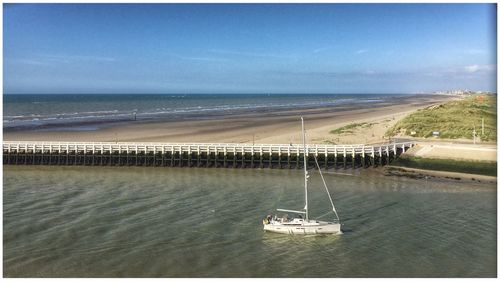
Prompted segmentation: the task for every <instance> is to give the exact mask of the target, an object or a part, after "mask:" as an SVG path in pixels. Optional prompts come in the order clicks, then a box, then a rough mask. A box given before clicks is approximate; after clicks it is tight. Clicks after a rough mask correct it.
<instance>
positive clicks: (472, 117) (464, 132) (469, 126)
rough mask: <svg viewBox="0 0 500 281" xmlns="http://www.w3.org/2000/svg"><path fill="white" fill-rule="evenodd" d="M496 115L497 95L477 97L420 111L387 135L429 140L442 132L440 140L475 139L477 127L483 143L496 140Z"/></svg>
mask: <svg viewBox="0 0 500 281" xmlns="http://www.w3.org/2000/svg"><path fill="white" fill-rule="evenodd" d="M496 112H497V109H496V96H495V95H485V94H482V95H480V94H475V95H471V96H468V97H466V98H465V99H463V100H458V101H450V102H447V103H444V104H440V105H434V106H430V107H427V108H424V109H420V110H417V111H416V112H414V113H412V114H410V115H408V116H407V117H405V118H403V119H401V120H399V121H398V122H397V123H396V124H395V125H394V126H393V127H391V128H389V130H387V132H386V134H385V135H386V136H387V137H393V136H396V135H406V136H410V135H411V136H414V137H423V138H428V137H432V136H433V132H439V136H437V137H438V138H442V139H473V131H474V128H475V130H476V137H477V138H479V139H481V141H496V135H497V129H496V127H497V121H496V119H497V114H496ZM483 120H484V131H483V129H482V122H483Z"/></svg>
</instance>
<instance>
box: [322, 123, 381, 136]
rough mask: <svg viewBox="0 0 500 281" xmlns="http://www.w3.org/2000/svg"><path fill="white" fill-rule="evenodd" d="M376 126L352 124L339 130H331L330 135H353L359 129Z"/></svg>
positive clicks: (371, 124)
mask: <svg viewBox="0 0 500 281" xmlns="http://www.w3.org/2000/svg"><path fill="white" fill-rule="evenodd" d="M375 124H376V123H367V122H363V123H352V124H348V125H345V126H343V127H340V128H337V129H335V130H331V131H330V134H337V135H340V134H347V133H352V132H354V130H355V129H357V128H371V127H372V126H373V125H375Z"/></svg>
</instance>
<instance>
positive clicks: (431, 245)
mask: <svg viewBox="0 0 500 281" xmlns="http://www.w3.org/2000/svg"><path fill="white" fill-rule="evenodd" d="M3 169H4V170H3V177H4V178H3V274H4V277H496V276H497V255H496V249H497V233H496V231H497V230H496V229H497V227H496V225H497V220H496V218H497V215H496V214H497V199H496V198H497V195H496V185H495V184H493V183H471V182H461V181H459V180H455V181H437V180H425V179H420V180H417V179H409V178H399V177H387V176H382V175H380V173H379V172H377V171H372V172H370V171H369V169H368V170H366V171H365V170H361V171H360V170H354V171H344V170H338V171H325V180H326V182H327V184H328V187H329V190H330V192H331V193H332V196H333V199H334V202H335V206H336V208H337V211H338V213H339V216H340V219H341V221H342V224H343V226H342V227H343V230H344V233H343V234H341V235H328V236H314V235H309V236H300V235H297V236H293V235H282V234H274V233H267V232H264V231H263V226H262V219H263V218H264V217H265V216H266V215H268V214H274V213H275V210H276V208H286V209H300V208H302V207H303V206H304V189H303V186H302V183H303V173H302V171H301V170H296V169H291V170H288V169H286V170H271V169H216V168H212V169H210V168H148V167H89V166H87V167H54V166H52V167H51V166H4V168H3ZM309 209H310V212H311V217H313V218H314V217H320V216H323V217H322V219H324V220H328V219H333V215H332V214H331V213H328V211H329V210H331V206H330V203H329V200H328V197H327V196H326V192H325V190H324V187H323V184H322V182H321V179H320V178H319V177H318V174H317V172H311V177H310V184H309Z"/></svg>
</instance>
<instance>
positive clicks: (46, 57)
mask: <svg viewBox="0 0 500 281" xmlns="http://www.w3.org/2000/svg"><path fill="white" fill-rule="evenodd" d="M33 60H35V61H38V62H41V63H42V64H58V63H64V64H65V63H81V62H114V61H116V58H114V57H104V56H87V55H55V54H42V55H35V56H34V58H33Z"/></svg>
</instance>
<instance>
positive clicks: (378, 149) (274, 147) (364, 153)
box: [3, 141, 415, 169]
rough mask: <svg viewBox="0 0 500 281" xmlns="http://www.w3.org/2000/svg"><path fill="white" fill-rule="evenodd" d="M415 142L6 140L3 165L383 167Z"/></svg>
mask: <svg viewBox="0 0 500 281" xmlns="http://www.w3.org/2000/svg"><path fill="white" fill-rule="evenodd" d="M413 145H415V143H414V142H401V143H391V144H383V145H319V144H318V145H316V144H311V145H307V146H306V149H305V150H304V148H303V146H302V145H299V144H254V145H252V144H245V143H129V142H116V143H115V142H40V141H4V142H3V164H4V165H88V166H153V167H215V168H219V167H226V168H227V167H231V168H280V169H283V168H300V167H303V164H304V160H303V154H304V152H305V153H306V158H307V161H308V165H310V167H313V166H312V165H313V164H314V156H316V158H317V160H318V163H319V165H320V166H321V167H322V168H325V169H332V168H335V169H337V168H360V167H370V166H382V165H385V164H388V163H390V162H391V161H392V160H393V159H395V158H397V157H398V156H399V155H400V154H401V153H404V152H405V151H406V150H407V149H408V148H411V147H412V146H413Z"/></svg>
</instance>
